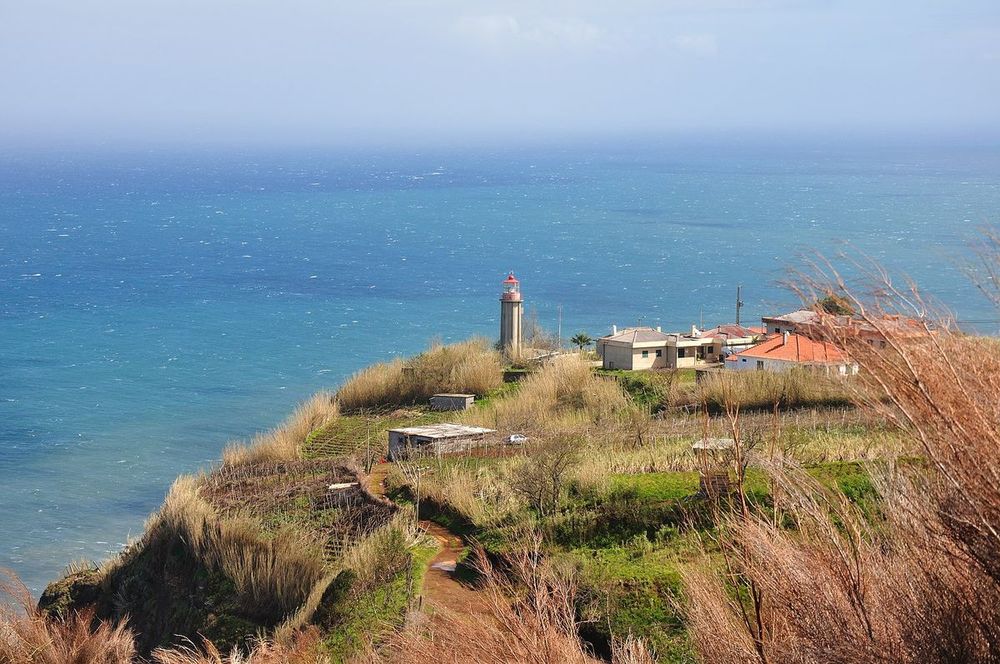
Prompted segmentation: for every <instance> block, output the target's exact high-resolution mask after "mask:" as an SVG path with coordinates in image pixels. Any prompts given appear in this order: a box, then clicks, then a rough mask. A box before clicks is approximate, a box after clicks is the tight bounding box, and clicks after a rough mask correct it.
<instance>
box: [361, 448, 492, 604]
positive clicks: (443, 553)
mask: <svg viewBox="0 0 1000 664" xmlns="http://www.w3.org/2000/svg"><path fill="white" fill-rule="evenodd" d="M388 474H389V464H388V463H380V464H378V465H376V466H373V467H372V472H371V474H370V475H369V476H368V477H369V481H370V483H371V484H370V489H371V492H372V493H373V494H375V495H376V496H379V497H383V498H384V497H385V478H386V476H387V475H388ZM419 523H420V527H421V528H423V529H424V530H425V531H427V534H428V535H430V536H431V537H433V538H434V539H436V540H437V541H438V545H439V546H440V549H439V550H438V552H437V555H435V556H434V558H433V559H432V560H431V561H430V564H429V567H428V569H427V574H426V575H425V576H424V590H423V597H424V606H425V607H427V608H429V609H430V612H431V614H432V615H433V614H434V613H435V612H436V610H438V609H440V608H442V607H443V608H445V609H447V610H451V611H456V612H459V613H464V614H483V615H485V614H486V613H487V607H486V602H485V601H484V598H483V596H482V595H481V594H479V593H478V592H476V591H475V590H472V589H471V588H470V587H469V586H467V585H465V584H464V583H462V582H461V581H459V580H458V579H457V578H456V577H455V565H456V563H457V562H458V557H459V556H460V555H461V553H462V550H463V549H464V548H465V543H464V542H463V541H462V538H461V537H459V536H458V535H456V534H455V533H453V532H451V531H450V530H448V529H447V528H445V527H444V526H441V525H440V524H437V523H435V522H433V521H428V520H426V519H421V520H420V522H419Z"/></svg>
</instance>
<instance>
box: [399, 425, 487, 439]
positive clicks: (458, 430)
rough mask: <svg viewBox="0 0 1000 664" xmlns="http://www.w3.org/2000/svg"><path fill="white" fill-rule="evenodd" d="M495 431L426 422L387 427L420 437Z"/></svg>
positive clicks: (450, 436) (453, 436)
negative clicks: (400, 426) (395, 427)
mask: <svg viewBox="0 0 1000 664" xmlns="http://www.w3.org/2000/svg"><path fill="white" fill-rule="evenodd" d="M495 432H496V430H495V429H484V428H483V427H470V426H466V425H464V424H427V425H424V426H419V427H404V428H402V429H389V433H401V434H403V435H404V436H420V437H421V438H462V437H463V436H478V435H480V434H484V433H495Z"/></svg>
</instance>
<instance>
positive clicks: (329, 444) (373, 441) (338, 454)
mask: <svg viewBox="0 0 1000 664" xmlns="http://www.w3.org/2000/svg"><path fill="white" fill-rule="evenodd" d="M449 415H451V416H452V417H454V413H441V412H434V411H426V412H424V411H416V410H396V411H393V412H391V413H386V414H382V415H380V414H372V415H342V416H340V417H338V418H336V419H335V420H334V421H333V422H331V423H330V424H328V425H327V426H325V427H323V428H321V429H317V430H316V431H313V432H312V433H310V434H309V436H308V437H307V438H306V442H305V445H304V446H303V455H304V456H305V458H307V459H354V460H358V461H361V460H364V459H365V457H366V456H368V454H369V453H370V455H371V458H373V459H375V460H378V459H380V458H382V457H384V456H385V455H386V453H387V452H388V447H389V441H388V433H387V432H388V431H389V429H395V428H398V427H409V426H418V425H423V424H435V423H437V422H443V421H445V420H446V419H447V418H448V416H449Z"/></svg>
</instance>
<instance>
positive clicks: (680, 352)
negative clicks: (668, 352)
mask: <svg viewBox="0 0 1000 664" xmlns="http://www.w3.org/2000/svg"><path fill="white" fill-rule="evenodd" d="M677 357H684V349H683V348H678V349H677Z"/></svg>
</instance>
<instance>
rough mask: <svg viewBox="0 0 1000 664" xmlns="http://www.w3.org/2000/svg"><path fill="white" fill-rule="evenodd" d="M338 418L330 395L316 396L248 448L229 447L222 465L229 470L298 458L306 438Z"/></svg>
mask: <svg viewBox="0 0 1000 664" xmlns="http://www.w3.org/2000/svg"><path fill="white" fill-rule="evenodd" d="M339 414H340V407H339V405H338V404H337V402H336V400H335V399H334V396H333V395H332V394H330V393H329V392H320V393H318V394H315V395H313V396H312V398H310V399H309V400H308V401H306V402H305V403H303V404H301V405H300V406H299V407H298V408H296V409H295V412H294V413H292V415H291V417H289V418H288V419H287V420H286V421H285V422H284V423H283V424H282V425H281V426H279V427H277V428H276V429H273V430H271V431H268V432H266V433H262V434H258V435H257V436H255V437H254V438H253V440H251V441H250V443H249V444H247V445H244V444H232V445H229V446H227V447H226V449H225V450H223V452H222V462H223V464H225V465H228V466H238V465H241V464H249V463H260V462H267V461H288V460H291V459H298V458H300V455H301V452H302V445H303V443H305V440H306V437H307V436H308V435H309V434H310V433H312V432H313V431H314V430H316V429H319V428H320V427H323V426H326V425H327V424H329V423H330V422H332V421H333V420H334V419H336V418H337V416H338V415H339Z"/></svg>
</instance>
